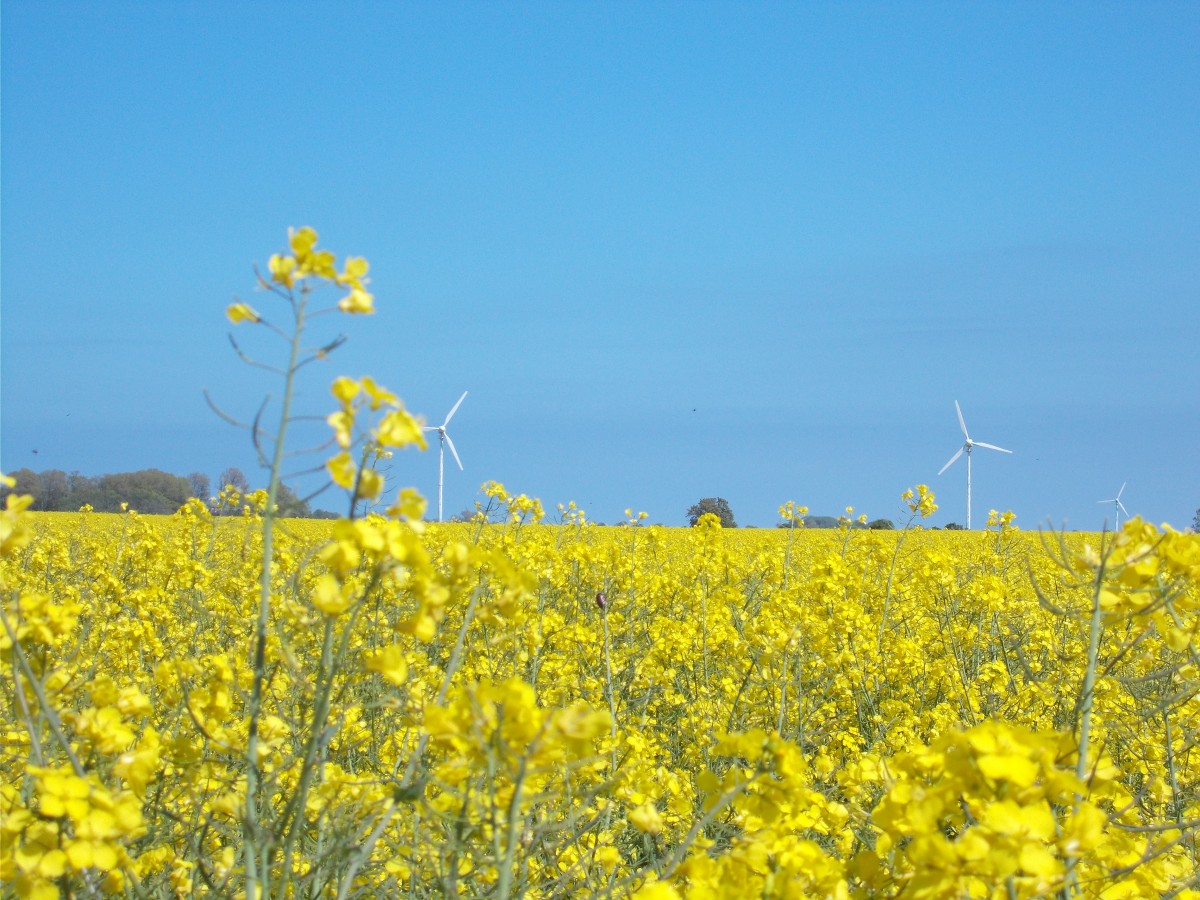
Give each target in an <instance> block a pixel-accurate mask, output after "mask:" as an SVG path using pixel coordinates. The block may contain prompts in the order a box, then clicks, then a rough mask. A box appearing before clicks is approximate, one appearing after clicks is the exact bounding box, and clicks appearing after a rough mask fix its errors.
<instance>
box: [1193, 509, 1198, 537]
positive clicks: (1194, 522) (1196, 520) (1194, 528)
mask: <svg viewBox="0 0 1200 900" xmlns="http://www.w3.org/2000/svg"><path fill="white" fill-rule="evenodd" d="M1192 530H1194V531H1195V532H1196V533H1197V534H1200V509H1198V510H1196V518H1194V519H1192Z"/></svg>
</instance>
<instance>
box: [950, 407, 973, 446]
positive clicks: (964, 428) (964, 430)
mask: <svg viewBox="0 0 1200 900" xmlns="http://www.w3.org/2000/svg"><path fill="white" fill-rule="evenodd" d="M954 411H955V412H956V413H958V427H959V428H961V429H962V433H963V437H965V438H966V439H967V440H968V441H969V440H970V439H971V436H970V435H969V434H967V423H966V422H964V421H963V417H962V407H961V406H959V405H958V401H957V400H955V401H954Z"/></svg>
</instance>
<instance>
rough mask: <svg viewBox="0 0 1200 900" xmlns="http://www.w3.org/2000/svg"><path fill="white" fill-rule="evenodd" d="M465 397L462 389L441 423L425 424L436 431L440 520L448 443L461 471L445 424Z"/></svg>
mask: <svg viewBox="0 0 1200 900" xmlns="http://www.w3.org/2000/svg"><path fill="white" fill-rule="evenodd" d="M466 399H467V392H466V391H463V394H462V396H461V397H459V398H458V402H457V403H455V404H454V405H453V406H452V407H450V412H448V413H446V418H445V420H444V421H443V422H442V424H441V425H426V426H425V430H426V431H436V432H437V433H438V521H439V522H440V521H442V482H443V481H444V480H445V476H446V445H447V444H449V445H450V452H451V453H453V454H454V461H455V462H456V463H458V468H459V471H462V467H463V464H462V460H461V459H459V458H458V451H457V450H455V449H454V441H452V440H450V435H448V434H446V426H447V425H449V424H450V420H451V419H452V418H454V414H455V413H456V412H458V408H459V407H460V406H462V402H463V401H464V400H466Z"/></svg>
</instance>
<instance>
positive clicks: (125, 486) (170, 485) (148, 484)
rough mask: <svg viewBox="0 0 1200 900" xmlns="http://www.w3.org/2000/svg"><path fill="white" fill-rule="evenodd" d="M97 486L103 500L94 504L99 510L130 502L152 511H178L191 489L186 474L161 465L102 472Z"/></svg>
mask: <svg viewBox="0 0 1200 900" xmlns="http://www.w3.org/2000/svg"><path fill="white" fill-rule="evenodd" d="M97 487H98V488H99V491H100V494H101V503H100V505H97V504H92V505H93V507H94V508H95V509H96V510H97V511H98V512H99V511H105V512H111V511H113V510H115V509H120V507H121V504H122V503H127V504H129V507H130V508H131V509H136V510H137V511H138V512H140V513H147V514H150V515H169V514H170V513H173V512H175V511H176V510H178V509H179V507H181V506H183V504H185V503H187V501H188V498H189V497H190V496H191V492H192V490H191V485H190V484H188V480H187V479H186V478H181V477H179V476H178V475H172V474H170V473H169V472H164V471H162V470H161V469H143V470H141V471H140V472H120V473H117V474H114V475H102V476H101V477H100V482H99V484H98V485H97Z"/></svg>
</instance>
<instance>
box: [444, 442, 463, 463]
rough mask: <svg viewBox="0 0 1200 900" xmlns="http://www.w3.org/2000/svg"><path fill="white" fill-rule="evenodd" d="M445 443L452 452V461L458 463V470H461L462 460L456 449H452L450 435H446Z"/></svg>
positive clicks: (452, 443)
mask: <svg viewBox="0 0 1200 900" xmlns="http://www.w3.org/2000/svg"><path fill="white" fill-rule="evenodd" d="M446 443H447V444H449V445H450V452H451V453H453V454H454V461H455V462H456V463H458V468H459V471H462V467H463V464H462V460H461V459H459V458H458V451H457V450H455V449H454V441H452V440H450V435H448V434H447V435H446Z"/></svg>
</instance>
